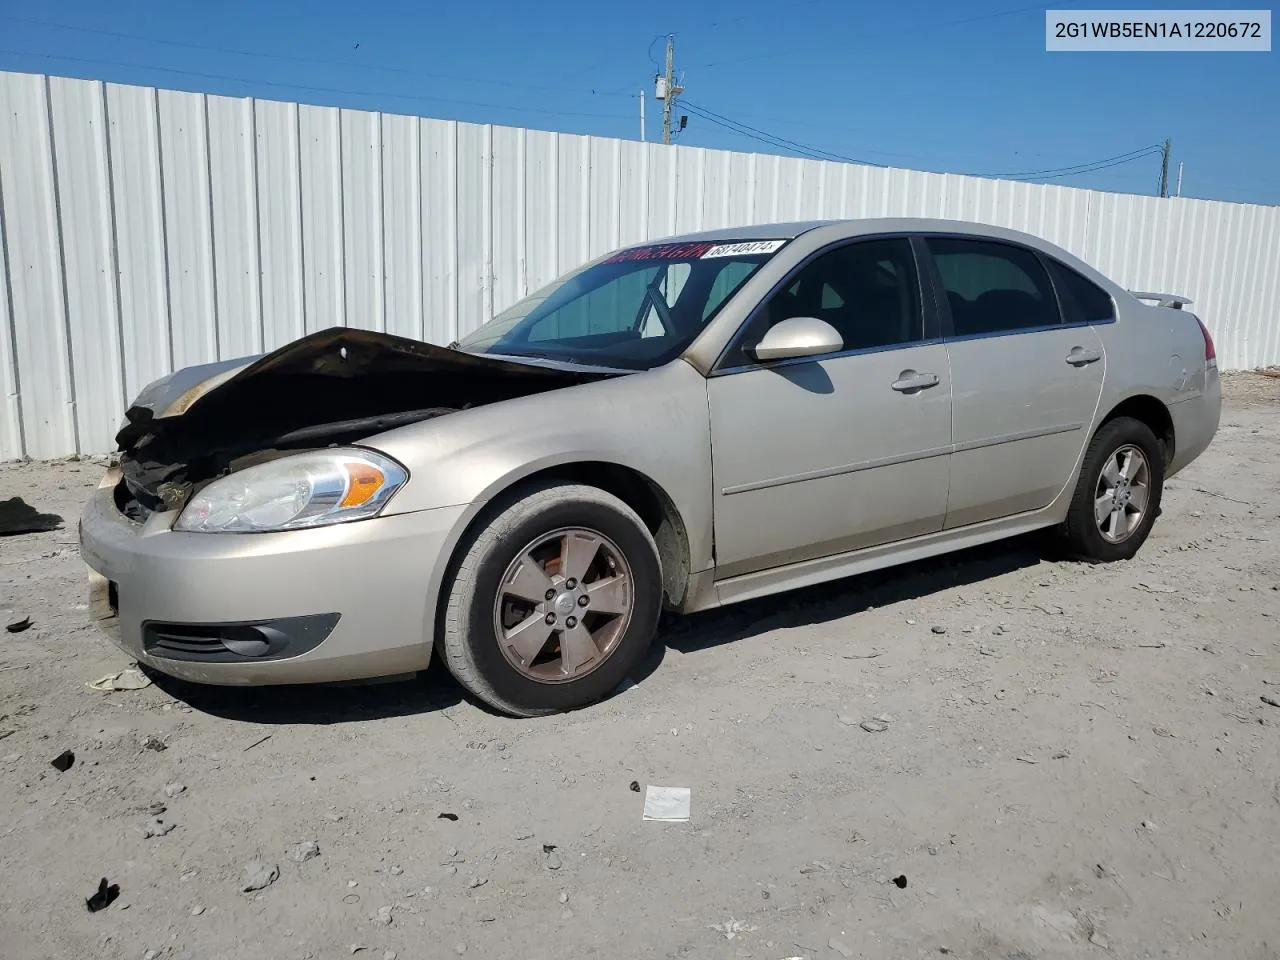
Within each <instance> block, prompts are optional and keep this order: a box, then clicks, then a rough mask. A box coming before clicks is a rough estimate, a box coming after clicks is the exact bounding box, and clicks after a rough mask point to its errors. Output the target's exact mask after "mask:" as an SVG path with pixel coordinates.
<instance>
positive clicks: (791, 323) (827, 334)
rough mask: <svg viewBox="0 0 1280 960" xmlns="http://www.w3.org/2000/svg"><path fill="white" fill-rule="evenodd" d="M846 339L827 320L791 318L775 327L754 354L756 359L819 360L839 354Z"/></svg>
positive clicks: (757, 346)
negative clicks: (819, 358)
mask: <svg viewBox="0 0 1280 960" xmlns="http://www.w3.org/2000/svg"><path fill="white" fill-rule="evenodd" d="M843 349H844V340H843V339H842V338H841V336H840V334H839V333H838V332H837V331H836V328H835V327H833V326H831V324H829V323H827V322H826V321H825V320H819V319H818V318H817V317H792V318H791V319H790V320H783V321H782V322H781V323H777V324H774V325H773V326H772V327H770V328H769V330H768V332H767V333H765V335H764V339H762V340H761V341H760V342H759V343H757V344H756V346H755V349H754V350H753V351H752V353H753V354H754V356H755V358H756V359H757V360H761V361H764V360H790V359H792V358H794V357H816V356H820V355H821V354H824V353H838V352H839V351H841V350H843Z"/></svg>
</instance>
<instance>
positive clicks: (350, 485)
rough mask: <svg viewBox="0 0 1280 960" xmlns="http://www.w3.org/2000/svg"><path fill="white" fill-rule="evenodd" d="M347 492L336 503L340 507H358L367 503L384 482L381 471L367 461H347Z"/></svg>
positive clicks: (384, 478)
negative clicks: (340, 500) (339, 501)
mask: <svg viewBox="0 0 1280 960" xmlns="http://www.w3.org/2000/svg"><path fill="white" fill-rule="evenodd" d="M346 468H347V494H346V496H344V497H343V498H342V502H341V503H339V504H338V506H339V507H340V508H345V507H358V506H361V505H362V504H366V503H368V502H369V501H370V500H372V499H373V498H374V496H375V495H376V494H377V492H378V491H379V490H380V489H382V485H383V484H384V483H386V477H384V476H383V475H382V471H381V470H379V469H378V468H377V467H375V466H373V465H372V464H369V463H347V464H346Z"/></svg>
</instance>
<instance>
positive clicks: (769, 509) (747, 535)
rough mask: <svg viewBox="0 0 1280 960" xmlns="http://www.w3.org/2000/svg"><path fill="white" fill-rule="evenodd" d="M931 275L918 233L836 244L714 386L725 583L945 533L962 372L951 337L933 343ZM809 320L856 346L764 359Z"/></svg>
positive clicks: (745, 336)
mask: <svg viewBox="0 0 1280 960" xmlns="http://www.w3.org/2000/svg"><path fill="white" fill-rule="evenodd" d="M918 277H919V274H918V272H917V268H916V260H915V256H914V252H913V248H912V244H911V242H910V241H909V240H908V239H906V238H904V237H892V238H885V239H871V240H860V241H855V242H851V243H845V244H843V245H841V246H838V247H835V248H830V249H828V250H827V251H824V252H823V253H821V254H819V255H817V256H816V257H815V258H814V259H812V260H810V261H809V262H808V263H807V264H806V265H803V266H802V267H800V268H799V269H798V270H797V272H796V273H794V274H793V275H792V276H791V277H790V278H789V279H788V280H786V281H784V283H783V285H782V288H781V289H779V290H778V291H777V292H776V293H775V294H774V295H773V296H772V298H771V299H770V300H769V301H768V302H767V303H765V304H763V305H762V307H761V309H759V310H758V311H756V313H755V314H754V315H753V317H752V319H751V320H749V321H748V323H747V325H746V327H745V328H744V330H743V332H742V334H741V335H740V337H739V339H738V341H736V342H735V344H734V346H733V348H731V350H730V353H729V355H728V357H727V359H726V360H725V361H722V363H721V365H720V367H719V368H718V369H717V371H716V373H715V374H714V375H713V376H712V377H711V378H710V380H709V381H708V393H709V403H710V415H711V443H712V464H713V477H714V484H715V489H714V506H715V550H716V569H717V579H721V580H723V579H728V578H731V577H735V576H738V575H741V574H745V573H751V572H753V571H758V570H764V569H769V568H772V567H778V566H783V565H786V564H790V563H796V562H800V561H804V560H809V559H814V558H818V557H827V556H832V555H835V554H839V553H844V552H847V551H851V550H857V549H860V548H863V547H870V546H875V545H877V544H882V543H887V542H890V541H896V540H903V539H907V538H909V537H916V536H921V535H924V534H928V533H934V532H936V531H938V530H940V529H941V528H942V525H943V520H944V518H945V515H946V506H947V474H948V464H949V453H950V444H951V376H950V373H949V370H948V364H947V351H946V348H945V346H943V345H942V344H941V343H937V342H933V343H927V342H924V341H925V330H926V315H925V311H923V310H922V309H921V302H922V297H921V292H920V282H919V279H918ZM797 316H804V317H818V318H819V319H822V320H825V321H826V322H828V323H830V324H831V325H832V326H833V327H835V328H836V330H837V331H838V332H839V333H840V335H841V337H842V338H843V340H844V349H843V350H841V351H840V352H837V353H834V354H831V355H829V356H825V357H815V358H805V359H797V360H783V361H775V362H770V363H756V362H755V361H754V360H753V359H752V357H751V351H750V348H751V347H752V346H754V344H756V343H758V342H759V340H760V339H761V337H763V336H764V333H765V332H766V331H767V330H768V329H769V327H770V326H771V325H772V324H774V323H778V322H780V321H782V320H785V319H788V318H791V317H797ZM928 320H929V321H930V322H932V320H933V317H932V316H931V315H930V316H929V317H928Z"/></svg>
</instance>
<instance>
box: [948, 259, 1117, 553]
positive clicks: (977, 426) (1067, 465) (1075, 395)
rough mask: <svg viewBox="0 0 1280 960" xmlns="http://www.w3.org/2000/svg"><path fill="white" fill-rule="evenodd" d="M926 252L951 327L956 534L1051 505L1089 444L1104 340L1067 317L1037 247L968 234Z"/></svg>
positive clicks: (951, 508) (952, 519) (951, 518)
mask: <svg viewBox="0 0 1280 960" xmlns="http://www.w3.org/2000/svg"><path fill="white" fill-rule="evenodd" d="M925 246H926V248H927V249H928V251H929V254H930V259H931V261H932V270H933V276H934V281H935V283H936V284H937V285H938V287H939V289H940V293H941V296H940V297H939V299H940V300H941V301H942V305H943V308H944V312H945V313H946V314H947V316H946V317H945V318H944V324H948V323H949V330H948V336H947V351H948V354H949V358H950V366H951V378H952V389H953V391H954V401H953V417H954V419H953V434H952V436H953V443H954V453H953V454H952V457H951V484H950V495H949V499H948V505H947V519H946V528H948V529H950V528H954V527H962V526H966V525H968V524H971V523H980V522H982V521H984V520H993V519H998V518H1002V517H1009V516H1013V515H1015V514H1020V513H1025V512H1028V511H1032V510H1037V509H1039V508H1041V507H1044V506H1047V505H1048V504H1049V503H1051V502H1052V501H1053V500H1054V498H1055V497H1056V496H1057V495H1058V493H1059V492H1061V490H1062V489H1063V487H1064V485H1065V484H1066V483H1067V481H1068V480H1069V479H1070V477H1071V475H1072V472H1073V470H1074V468H1075V464H1076V460H1077V458H1078V457H1079V456H1080V453H1081V450H1082V449H1083V447H1084V444H1085V442H1086V441H1087V439H1088V428H1089V425H1090V424H1091V423H1092V422H1093V417H1094V413H1095V411H1096V409H1097V406H1098V399H1099V397H1100V396H1101V393H1102V381H1103V373H1104V369H1105V363H1106V361H1105V357H1104V356H1103V348H1102V340H1101V338H1100V337H1098V335H1097V333H1096V332H1095V330H1094V329H1093V326H1092V323H1091V322H1088V321H1080V320H1079V318H1077V317H1075V316H1071V317H1068V319H1072V320H1076V321H1077V322H1071V323H1068V322H1065V321H1064V316H1063V311H1062V309H1061V307H1060V305H1059V298H1058V295H1057V293H1056V292H1055V288H1054V284H1053V282H1052V281H1051V279H1050V276H1049V271H1048V269H1047V268H1046V263H1045V261H1044V260H1042V258H1041V257H1040V255H1039V254H1038V253H1037V252H1036V251H1033V250H1031V249H1029V248H1026V247H1022V246H1017V245H1014V244H1010V243H1003V242H998V241H992V240H986V239H979V238H971V237H962V236H934V237H929V238H927V239H926V242H925ZM1064 269H1065V268H1064ZM1064 298H1065V291H1064ZM1107 303H1108V304H1110V299H1109V298H1107Z"/></svg>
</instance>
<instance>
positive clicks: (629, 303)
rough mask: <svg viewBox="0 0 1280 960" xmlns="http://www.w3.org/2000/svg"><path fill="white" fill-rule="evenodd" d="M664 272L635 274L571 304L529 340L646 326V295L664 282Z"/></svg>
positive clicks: (537, 326)
mask: <svg viewBox="0 0 1280 960" xmlns="http://www.w3.org/2000/svg"><path fill="white" fill-rule="evenodd" d="M662 271H663V268H662V267H661V266H657V267H647V268H641V269H637V270H631V271H629V272H627V273H623V274H621V275H620V276H617V277H615V278H614V279H612V280H610V281H609V282H607V283H604V284H601V285H600V286H599V287H596V288H595V289H594V290H592V291H590V292H589V293H586V294H584V295H583V296H580V297H577V298H576V299H574V300H570V301H569V302H568V303H566V304H565V305H564V306H562V307H560V309H558V310H554V311H552V312H551V313H548V314H547V315H546V316H544V317H543V318H542V319H540V320H539V321H538V322H537V323H535V324H534V325H533V326H532V327H531V328H530V330H529V340H530V341H532V342H538V341H544V340H561V339H565V338H571V337H590V336H598V335H600V334H608V333H622V332H624V331H629V330H635V329H636V328H637V327H638V326H640V325H641V324H642V323H643V320H642V310H645V309H646V308H647V309H649V310H652V308H651V307H650V306H649V304H648V301H647V299H646V295H647V292H648V289H649V285H650V284H651V283H653V282H654V281H655V280H657V279H660V277H659V274H660V273H662ZM660 331H661V326H659V332H660Z"/></svg>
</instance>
